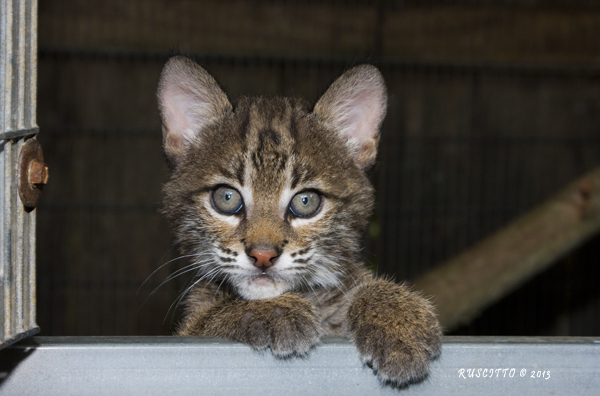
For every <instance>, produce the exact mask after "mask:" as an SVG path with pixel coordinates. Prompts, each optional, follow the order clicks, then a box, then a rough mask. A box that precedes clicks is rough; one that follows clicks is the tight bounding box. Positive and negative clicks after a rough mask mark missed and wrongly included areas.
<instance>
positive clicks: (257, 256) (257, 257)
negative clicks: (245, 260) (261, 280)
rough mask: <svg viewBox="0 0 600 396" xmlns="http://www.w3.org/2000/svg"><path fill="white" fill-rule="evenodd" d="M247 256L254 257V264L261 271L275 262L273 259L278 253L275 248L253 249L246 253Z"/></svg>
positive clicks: (275, 258)
mask: <svg viewBox="0 0 600 396" xmlns="http://www.w3.org/2000/svg"><path fill="white" fill-rule="evenodd" d="M248 256H250V257H252V258H253V259H254V266H255V267H257V268H259V269H260V270H261V271H262V272H263V273H265V272H266V271H267V268H269V267H271V266H273V265H274V264H275V260H277V257H279V254H277V252H276V251H275V250H258V249H253V250H252V251H250V253H248Z"/></svg>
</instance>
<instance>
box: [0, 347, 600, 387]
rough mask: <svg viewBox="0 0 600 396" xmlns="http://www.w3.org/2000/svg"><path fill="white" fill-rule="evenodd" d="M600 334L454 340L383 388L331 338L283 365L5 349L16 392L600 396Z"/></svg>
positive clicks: (5, 372) (130, 351)
mask: <svg viewBox="0 0 600 396" xmlns="http://www.w3.org/2000/svg"><path fill="white" fill-rule="evenodd" d="M599 389H600V337H598V338H533V337H446V338H445V340H444V349H443V352H442V356H441V357H440V358H439V359H438V360H436V361H435V362H433V365H432V367H431V373H430V375H429V377H428V378H426V379H425V380H424V381H422V382H420V383H416V384H412V385H410V386H408V387H406V388H403V389H398V388H394V387H392V386H390V385H383V384H381V383H379V382H378V381H377V379H376V377H375V376H374V375H373V373H372V371H371V370H370V369H369V368H367V367H365V366H364V365H363V364H362V363H361V362H360V359H359V356H358V353H357V352H356V350H355V348H354V346H353V345H352V344H350V343H349V342H348V341H347V340H345V339H341V338H326V339H325V340H323V343H322V344H320V345H319V346H317V347H316V348H315V349H314V350H312V351H311V353H310V354H309V355H308V357H305V358H292V359H287V360H281V359H276V358H274V357H273V356H272V355H271V354H270V353H268V352H265V353H262V352H256V351H253V350H252V349H250V348H249V347H247V346H246V345H242V344H237V343H233V342H228V341H223V340H219V339H214V338H203V337H64V338H57V337H36V338H33V339H29V340H27V341H24V342H22V343H20V344H17V345H14V346H12V347H10V348H8V349H7V350H3V351H0V394H2V395H3V396H8V395H19V396H23V395H61V396H64V395H82V394H85V395H144V396H151V395H160V396H164V395H187V394H202V395H241V394H243V395H245V396H251V395H261V396H266V395H375V394H377V395H461V396H464V395H502V396H505V395H567V394H573V395H597V394H598V390H599Z"/></svg>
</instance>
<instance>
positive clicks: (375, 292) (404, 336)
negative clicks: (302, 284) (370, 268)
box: [348, 280, 442, 385]
mask: <svg viewBox="0 0 600 396" xmlns="http://www.w3.org/2000/svg"><path fill="white" fill-rule="evenodd" d="M348 323H349V327H350V332H351V337H352V339H353V341H354V343H355V344H356V347H357V348H358V351H359V353H360V355H361V358H362V360H363V362H365V363H366V364H367V365H368V366H369V367H371V368H372V369H373V370H374V371H375V373H376V374H377V376H378V377H379V378H380V379H381V380H382V381H384V382H393V383H396V384H399V385H402V384H406V383H410V382H414V381H418V380H419V379H421V378H423V377H425V376H426V375H427V372H428V370H429V363H430V361H431V360H432V359H435V358H436V357H437V356H438V355H439V354H440V351H441V346H442V343H441V337H442V331H441V328H440V326H439V324H438V322H437V320H436V318H435V315H434V314H433V309H432V307H431V305H430V304H429V303H428V302H427V301H426V300H425V299H423V298H421V297H420V296H418V295H417V294H414V293H411V292H410V291H408V290H407V289H406V288H405V287H403V286H401V285H396V284H394V283H391V282H388V281H382V280H377V281H374V282H372V283H370V284H369V285H368V286H365V287H363V288H361V290H359V291H358V292H357V294H356V296H355V299H354V301H353V303H352V306H351V307H350V309H349V310H348Z"/></svg>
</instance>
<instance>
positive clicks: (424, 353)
mask: <svg viewBox="0 0 600 396" xmlns="http://www.w3.org/2000/svg"><path fill="white" fill-rule="evenodd" d="M159 103H160V109H161V115H162V117H163V131H164V142H165V152H166V154H167V157H168V158H169V162H170V164H171V167H172V174H171V179H170V181H169V182H168V183H167V184H166V185H165V188H164V213H165V214H166V216H167V217H168V218H169V220H170V221H171V223H172V224H173V226H174V229H175V235H176V237H177V241H178V242H179V244H180V245H181V250H182V253H183V254H186V255H191V256H193V260H195V261H194V262H193V264H192V265H191V267H190V268H192V269H194V270H195V271H196V272H197V279H196V280H195V283H194V284H193V286H192V287H191V288H190V289H189V290H188V291H187V292H186V294H187V297H186V300H185V313H184V318H183V320H182V322H181V324H180V325H179V328H178V330H177V334H179V335H210V336H218V337H224V338H228V339H232V340H237V341H241V342H245V343H247V344H249V345H251V346H252V347H254V348H257V349H263V348H270V349H271V350H272V351H273V353H275V354H276V355H278V356H288V355H292V354H304V353H306V352H307V351H308V350H309V349H310V348H311V347H312V346H314V345H315V344H316V343H318V341H319V338H320V337H321V336H322V335H345V336H349V337H350V338H351V339H352V340H353V342H354V343H355V344H356V346H357V348H358V350H359V352H360V354H361V356H362V358H363V360H364V361H365V362H366V363H367V364H369V365H370V366H371V367H373V369H374V370H375V371H376V372H377V374H378V376H379V377H380V378H381V379H382V380H390V381H393V382H396V383H405V382H407V381H411V380H415V379H418V378H421V377H423V376H424V375H425V374H426V373H427V370H428V367H429V361H430V359H432V358H434V357H436V356H437V355H438V354H439V352H440V348H441V330H440V327H439V325H438V323H437V321H436V319H435V316H434V313H433V308H432V307H431V305H430V304H429V303H428V302H427V301H426V300H424V299H423V298H422V297H420V296H419V295H417V294H415V293H412V292H410V291H409V290H408V289H407V288H406V287H404V286H402V285H396V284H394V283H392V282H389V281H385V280H381V279H379V280H378V279H373V277H372V275H371V274H370V272H369V271H368V270H367V269H366V268H365V266H364V263H363V261H362V259H361V255H360V244H359V241H360V237H361V234H362V232H363V231H364V229H365V227H366V224H367V220H368V217H369V215H370V212H371V209H372V207H373V189H372V187H371V185H370V184H369V182H368V179H367V177H366V175H365V171H366V170H367V169H368V168H369V167H371V166H372V164H373V162H374V158H375V155H376V144H377V141H378V139H379V126H380V124H381V121H382V119H383V116H384V114H385V87H384V85H383V80H382V79H381V76H380V74H379V72H378V71H377V70H376V69H375V68H373V67H371V66H359V67H356V68H354V69H351V70H349V71H348V72H346V73H345V74H344V75H343V76H342V77H340V79H338V80H337V81H336V82H335V83H334V84H333V85H332V87H331V88H330V89H329V90H328V91H327V92H326V93H325V95H323V97H322V98H321V100H319V102H318V103H317V105H316V106H315V108H314V110H313V111H311V109H310V108H309V106H308V104H307V103H305V102H304V101H302V100H298V99H291V98H272V99H267V98H241V99H239V100H238V101H237V103H235V104H234V105H233V106H232V105H231V104H229V101H228V100H227V99H226V96H225V94H224V93H223V92H222V91H221V89H220V88H219V87H218V85H217V84H216V82H215V81H214V79H212V77H210V75H208V73H206V72H205V71H204V70H203V69H202V68H200V67H199V66H198V65H196V64H195V63H194V62H193V61H191V60H189V59H186V58H182V57H175V58H172V59H171V60H170V61H169V63H168V64H167V66H165V69H164V71H163V74H162V75H161V81H160V85H159ZM221 185H227V186H228V187H231V188H236V189H238V190H239V192H240V194H241V195H242V196H243V200H244V206H243V208H242V210H241V211H240V212H239V213H235V214H227V215H225V214H222V213H219V212H218V210H217V209H215V208H214V204H211V194H212V191H214V190H215V189H216V188H218V187H219V186H221ZM306 189H309V190H311V191H316V192H317V193H318V195H319V196H320V197H321V199H322V207H321V209H320V210H319V211H318V212H317V214H316V215H314V218H309V219H304V218H297V217H296V216H295V215H293V214H292V213H291V212H290V210H289V203H288V202H289V200H290V199H291V196H293V194H296V193H297V192H298V191H299V190H306ZM286 194H287V195H286ZM286 205H287V206H286ZM254 249H262V250H270V251H274V252H276V254H277V257H276V258H275V259H274V262H273V265H272V266H270V267H268V269H264V268H263V269H262V270H259V269H258V268H255V267H254V266H253V265H252V257H251V252H252V251H253V250H254ZM261 271H262V272H261ZM261 282H262V283H261Z"/></svg>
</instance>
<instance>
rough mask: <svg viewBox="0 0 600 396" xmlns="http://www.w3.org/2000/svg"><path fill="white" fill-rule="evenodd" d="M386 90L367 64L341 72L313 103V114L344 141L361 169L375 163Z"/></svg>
mask: <svg viewBox="0 0 600 396" xmlns="http://www.w3.org/2000/svg"><path fill="white" fill-rule="evenodd" d="M386 106H387V93H386V89H385V84H384V82H383V77H382V76H381V73H379V71H378V70H377V69H376V68H375V67H374V66H370V65H361V66H357V67H354V68H352V69H350V70H348V71H347V72H345V73H344V74H343V75H342V76H341V77H340V78H338V79H337V80H336V81H335V82H334V83H333V84H332V85H331V87H329V89H328V90H327V92H325V94H323V96H322V97H321V99H319V101H318V102H317V104H316V105H315V109H314V113H315V114H316V115H317V116H318V117H319V118H320V119H321V120H323V121H324V122H325V123H326V124H327V125H328V126H329V127H331V128H332V129H334V130H335V131H336V132H338V133H339V134H340V135H341V136H342V137H343V138H344V139H345V140H346V141H347V143H348V145H349V147H350V149H351V150H352V155H353V157H354V160H355V161H356V163H357V164H358V165H359V166H360V167H361V168H363V169H366V168H369V167H370V166H372V165H373V163H374V162H375V157H376V155H377V143H378V141H379V128H380V127H381V123H382V122H383V118H384V117H385V112H386Z"/></svg>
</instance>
